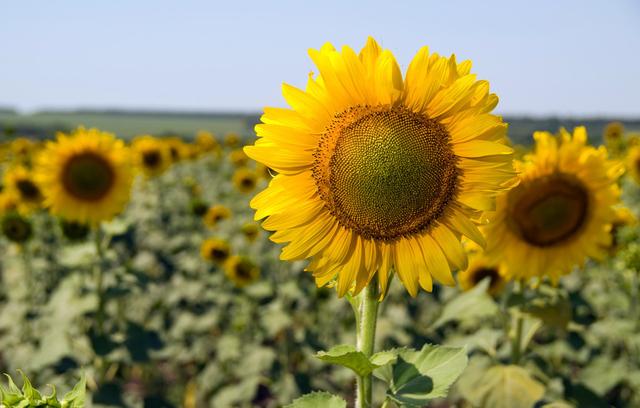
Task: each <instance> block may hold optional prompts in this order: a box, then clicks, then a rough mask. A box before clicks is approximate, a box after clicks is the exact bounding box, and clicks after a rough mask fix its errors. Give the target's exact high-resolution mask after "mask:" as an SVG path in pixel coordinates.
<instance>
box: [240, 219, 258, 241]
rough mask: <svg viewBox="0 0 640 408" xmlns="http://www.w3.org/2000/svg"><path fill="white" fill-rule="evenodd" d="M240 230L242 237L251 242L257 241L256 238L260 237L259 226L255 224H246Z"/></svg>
mask: <svg viewBox="0 0 640 408" xmlns="http://www.w3.org/2000/svg"><path fill="white" fill-rule="evenodd" d="M240 230H241V231H242V235H244V237H245V238H246V239H247V241H249V242H253V241H255V240H256V238H257V237H258V234H259V233H260V230H259V229H258V226H257V225H256V224H254V223H253V222H248V223H246V224H243V225H242V228H241V229H240Z"/></svg>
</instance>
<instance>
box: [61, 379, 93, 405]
mask: <svg viewBox="0 0 640 408" xmlns="http://www.w3.org/2000/svg"><path fill="white" fill-rule="evenodd" d="M86 393H87V378H86V377H85V376H84V375H83V376H82V378H80V381H78V383H77V384H76V385H75V387H73V389H72V390H71V391H69V392H68V393H66V394H65V396H64V397H62V403H61V406H62V408H84V400H85V396H86Z"/></svg>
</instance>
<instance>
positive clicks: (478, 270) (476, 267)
mask: <svg viewBox="0 0 640 408" xmlns="http://www.w3.org/2000/svg"><path fill="white" fill-rule="evenodd" d="M457 277H458V282H459V283H460V287H461V288H462V290H465V291H466V290H470V289H473V288H474V287H475V286H476V285H477V284H479V283H480V282H482V280H484V279H486V278H489V288H488V292H489V294H490V295H492V296H496V295H498V294H500V293H501V292H502V290H503V289H504V287H505V285H506V284H507V282H508V280H507V278H506V272H505V268H504V266H502V265H500V264H499V263H496V262H492V261H490V260H489V259H487V258H486V257H485V256H483V255H482V254H479V253H476V254H474V255H473V256H472V257H471V260H470V261H469V267H468V268H467V269H465V270H464V271H462V272H459V273H458V276H457Z"/></svg>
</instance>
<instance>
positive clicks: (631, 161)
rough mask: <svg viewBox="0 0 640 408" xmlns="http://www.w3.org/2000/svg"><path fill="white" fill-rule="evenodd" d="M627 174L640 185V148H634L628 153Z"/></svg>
mask: <svg viewBox="0 0 640 408" xmlns="http://www.w3.org/2000/svg"><path fill="white" fill-rule="evenodd" d="M626 165H627V172H628V173H629V175H631V177H632V178H633V179H634V180H635V182H636V183H638V184H640V146H633V147H632V148H631V149H629V152H628V153H627V160H626Z"/></svg>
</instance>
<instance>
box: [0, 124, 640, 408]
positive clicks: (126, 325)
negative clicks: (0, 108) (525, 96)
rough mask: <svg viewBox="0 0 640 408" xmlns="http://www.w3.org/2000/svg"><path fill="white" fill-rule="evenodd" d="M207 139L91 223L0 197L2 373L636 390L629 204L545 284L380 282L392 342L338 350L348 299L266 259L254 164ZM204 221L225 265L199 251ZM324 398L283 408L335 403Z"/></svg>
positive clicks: (453, 397)
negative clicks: (610, 236) (602, 248)
mask: <svg viewBox="0 0 640 408" xmlns="http://www.w3.org/2000/svg"><path fill="white" fill-rule="evenodd" d="M136 130H137V129H136ZM227 130H232V129H227ZM238 130H239V131H240V132H242V131H244V130H243V129H238ZM14 137H15V136H7V139H5V140H6V142H5V143H4V145H3V155H4V160H3V162H4V170H5V171H7V169H8V168H9V166H10V164H11V163H13V161H15V160H23V159H25V158H24V157H19V154H20V153H16V150H15V149H14V150H12V147H14V148H15V146H14V145H15V144H16V142H15V141H14ZM247 137H248V135H247ZM599 139H600V135H599V134H592V135H591V142H593V143H595V144H599V142H600V140H599ZM218 140H219V143H220V145H221V146H220V147H218V148H215V149H212V150H208V151H206V150H205V151H200V152H199V153H198V154H193V155H191V157H186V156H185V157H184V158H181V159H180V160H177V161H175V162H174V163H173V164H172V165H171V167H170V168H169V169H168V170H167V171H166V172H164V173H163V174H161V175H159V176H157V177H152V178H145V177H142V176H138V177H136V179H135V182H134V187H133V191H132V194H131V199H130V202H129V204H128V206H127V208H126V210H125V211H124V212H123V213H122V214H120V215H119V216H117V217H116V218H115V219H113V220H112V221H109V222H103V223H101V224H100V226H99V227H98V228H93V229H89V228H83V227H82V226H78V225H75V226H69V225H67V224H64V223H61V221H60V220H59V219H58V218H56V217H54V216H52V215H50V214H49V213H47V212H46V211H43V210H36V211H31V212H29V213H28V214H27V215H24V214H20V215H16V214H14V213H12V212H9V211H7V210H5V211H4V214H3V224H2V227H3V237H2V238H0V253H1V254H2V256H0V372H5V373H9V374H11V375H12V376H13V377H14V379H16V383H18V384H19V385H21V381H22V380H19V379H18V378H19V377H20V376H19V374H18V370H22V371H23V372H24V374H26V376H27V377H28V378H29V379H30V380H31V383H32V384H34V386H35V387H37V388H38V389H40V390H41V391H42V392H43V393H49V392H50V390H51V388H49V387H48V386H47V384H51V385H53V386H55V388H56V390H58V394H59V395H63V394H64V393H65V392H67V391H69V390H71V389H72V388H73V386H74V385H75V384H76V383H77V382H78V381H79V380H80V379H81V378H84V379H85V380H86V387H87V397H86V398H87V405H88V406H94V407H102V406H117V407H186V408H193V407H205V406H211V407H280V406H285V405H287V404H289V403H291V402H292V401H293V400H295V399H296V398H298V397H300V396H302V395H304V394H307V393H310V392H313V391H318V390H322V391H324V392H330V393H331V394H335V395H340V396H341V398H344V400H346V401H349V406H351V403H352V401H353V399H354V397H355V377H354V372H355V373H359V374H362V373H365V372H371V371H372V372H373V374H374V380H373V388H374V399H373V402H374V406H381V405H382V404H384V405H383V406H385V407H393V406H402V407H419V406H431V407H439V408H444V407H487V408H490V407H491V408H493V407H498V408H520V407H523V408H524V407H534V406H536V407H547V408H562V407H574V406H575V407H612V406H613V407H637V406H640V357H639V356H640V330H639V326H640V318H639V314H638V311H639V308H640V293H639V289H640V279H639V277H638V273H639V271H640V244H639V243H638V238H639V236H638V227H637V226H636V225H634V223H633V222H632V221H627V222H622V223H621V224H620V226H619V227H618V226H615V231H614V234H615V239H614V241H615V242H614V243H613V244H612V246H611V248H610V249H609V253H610V256H609V257H608V258H606V259H604V260H602V261H600V262H595V261H588V262H587V263H586V264H585V265H584V266H583V267H580V268H575V269H574V271H573V272H572V273H571V274H570V275H568V276H566V277H563V278H562V279H561V280H560V282H559V284H558V285H557V286H554V285H552V284H550V283H548V282H543V283H541V284H539V285H537V286H535V287H531V286H528V285H521V284H517V283H511V284H509V285H507V286H506V287H505V288H504V290H502V291H498V292H495V291H490V290H489V289H490V285H491V284H492V282H491V279H484V280H480V281H477V282H474V286H473V287H471V288H467V290H462V289H461V288H460V287H459V286H458V287H444V286H438V285H436V286H435V287H434V290H433V293H426V292H420V293H418V295H417V296H416V297H415V298H412V297H410V296H408V295H407V293H406V290H405V288H404V287H403V286H402V285H401V284H400V282H398V280H397V279H395V280H393V282H392V283H391V285H390V289H389V293H388V295H387V298H386V299H385V300H384V302H383V303H381V306H380V312H379V318H378V323H377V336H376V345H375V350H393V351H390V352H386V354H385V353H381V354H377V355H374V356H373V357H372V359H371V360H369V359H366V360H362V359H361V358H360V356H359V355H358V354H357V353H356V352H355V350H352V349H350V348H349V347H350V346H341V347H342V348H340V347H337V348H336V346H338V345H341V344H343V345H349V344H355V342H356V339H355V336H356V321H355V319H354V313H353V311H352V304H350V301H348V300H347V299H346V298H338V297H337V296H336V295H335V289H332V288H316V285H315V282H314V280H313V278H312V277H311V275H310V274H309V273H307V272H305V271H304V269H305V267H306V262H304V261H296V262H283V261H280V260H279V253H280V250H281V246H280V245H277V244H274V243H273V242H270V241H269V239H268V234H267V232H266V231H264V230H262V229H261V228H260V226H259V224H258V223H257V222H255V221H254V219H253V218H254V211H253V210H252V209H250V208H249V201H250V200H251V198H252V197H253V196H254V195H255V194H256V193H257V192H258V191H260V190H262V189H263V188H264V187H266V185H267V183H268V181H269V179H270V178H271V175H272V174H271V173H270V172H269V171H268V169H265V168H262V167H260V166H257V165H256V164H255V163H254V162H252V161H250V160H248V158H246V157H244V156H243V154H242V151H241V150H239V149H240V145H239V144H236V143H235V142H234V140H233V138H231V140H230V141H228V143H226V144H225V142H224V140H223V137H222V134H220V135H219V137H218ZM184 143H185V145H187V144H189V145H191V144H192V142H191V141H190V140H186V141H185V142H184ZM26 154H29V153H26ZM187 156H188V155H187ZM27 160H28V158H27ZM240 169H242V171H244V172H245V173H246V174H249V175H250V177H247V178H248V179H249V181H246V180H245V181H244V182H243V181H242V180H239V176H237V174H238V172H239V171H240ZM621 184H622V190H623V202H624V204H625V206H626V207H628V208H629V209H630V210H631V212H632V213H633V214H638V211H639V210H640V186H639V185H638V184H637V183H636V182H635V181H634V180H633V179H632V178H631V177H629V176H623V178H622V181H621ZM211 207H215V208H217V209H218V210H220V208H223V209H226V210H228V212H227V211H222V212H221V213H222V214H223V215H218V216H215V214H214V215H212V212H211V210H210V208H211ZM214 212H215V211H214ZM16 218H18V219H19V221H16ZM16 237H17V238H16ZM209 238H215V239H217V242H222V243H223V244H221V245H222V246H225V245H227V254H226V255H224V257H236V256H237V257H238V258H236V259H241V260H242V262H241V263H240V264H237V263H236V264H235V269H234V265H230V264H229V263H224V264H221V263H218V262H216V260H215V259H211V258H210V256H208V253H205V250H204V249H203V248H204V247H203V243H205V241H206V240H207V239H209ZM203 255H205V256H203ZM523 262H525V260H523ZM238 265H241V266H238ZM247 271H250V273H248V272H247ZM347 297H348V296H347ZM351 303H353V300H352V301H351ZM356 306H357V305H356ZM430 345H440V346H444V347H440V348H437V349H436V348H434V349H431V348H430V347H431V346H430ZM404 348H407V349H404ZM409 348H413V349H416V350H418V351H410V350H409ZM5 388H7V386H6V385H5ZM6 392H7V391H5V393H6ZM29 392H31V391H29ZM7 395H8V394H7ZM25 395H26V393H25ZM325 396H326V394H314V395H313V396H312V397H307V399H306V400H305V401H302V402H298V404H297V405H295V407H312V406H319V407H321V406H326V407H329V408H331V407H341V406H345V405H344V402H342V400H340V399H338V398H337V397H336V398H333V397H332V398H328V397H327V398H325ZM34 398H35V397H34ZM314 398H317V401H316V402H314ZM320 401H321V402H320ZM3 402H4V404H5V405H6V406H13V405H10V404H9V403H7V400H4V401H3ZM305 404H306V405H305ZM0 405H1V404H0ZM15 406H18V405H15ZM20 406H28V405H20ZM31 406H44V405H31ZM52 406H53V405H52ZM63 406H64V405H63Z"/></svg>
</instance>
